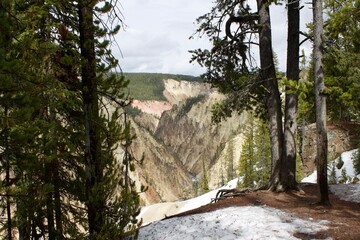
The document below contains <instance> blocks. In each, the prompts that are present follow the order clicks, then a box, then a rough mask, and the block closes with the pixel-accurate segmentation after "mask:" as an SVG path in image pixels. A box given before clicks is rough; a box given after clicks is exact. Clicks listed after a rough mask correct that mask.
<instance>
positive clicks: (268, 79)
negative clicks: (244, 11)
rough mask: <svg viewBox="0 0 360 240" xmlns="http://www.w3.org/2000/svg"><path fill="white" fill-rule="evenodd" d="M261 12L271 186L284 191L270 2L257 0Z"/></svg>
mask: <svg viewBox="0 0 360 240" xmlns="http://www.w3.org/2000/svg"><path fill="white" fill-rule="evenodd" d="M257 5H258V13H259V26H260V29H259V47H260V65H261V73H260V74H261V75H260V77H261V81H263V83H264V86H265V88H266V89H267V96H266V99H265V106H266V110H267V115H268V119H269V132H270V141H271V159H272V173H271V179H270V186H269V188H270V189H271V190H274V191H283V190H284V186H283V183H282V178H281V174H282V173H281V171H282V168H281V166H282V158H283V141H284V134H283V129H282V127H283V126H282V115H281V100H280V93H279V88H278V82H277V79H276V72H275V65H274V57H273V52H272V43H271V26H270V12H269V7H268V5H269V2H267V1H264V0H257Z"/></svg>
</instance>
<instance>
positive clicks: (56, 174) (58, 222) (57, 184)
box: [53, 159, 63, 239]
mask: <svg viewBox="0 0 360 240" xmlns="http://www.w3.org/2000/svg"><path fill="white" fill-rule="evenodd" d="M53 168H54V169H53V172H54V176H53V185H54V205H55V206H54V207H55V224H56V238H57V239H63V224H62V216H61V214H62V212H61V198H60V175H59V169H60V166H59V160H58V159H56V160H55V161H54V166H53Z"/></svg>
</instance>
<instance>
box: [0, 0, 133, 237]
mask: <svg viewBox="0 0 360 240" xmlns="http://www.w3.org/2000/svg"><path fill="white" fill-rule="evenodd" d="M87 3H88V2H87ZM87 3H84V2H81V3H77V2H63V1H51V2H48V1H31V2H29V1H20V2H17V3H16V4H14V3H13V2H12V1H2V2H1V8H0V10H1V11H0V18H1V19H4V22H5V23H6V22H9V21H10V20H11V21H15V22H14V23H12V24H11V27H10V24H8V25H5V27H6V28H4V30H6V31H4V33H7V34H4V35H3V34H2V35H1V38H0V40H1V42H0V53H1V56H2V57H1V59H0V75H1V78H2V79H1V82H0V91H1V94H0V114H1V143H0V144H1V145H0V146H1V151H0V154H1V155H2V160H4V159H5V161H7V160H9V163H8V164H6V165H3V164H2V165H1V167H2V168H3V167H5V168H6V169H5V172H6V173H8V174H7V177H6V179H5V181H3V184H1V189H2V192H6V193H7V198H6V199H7V200H6V203H5V205H6V207H7V209H10V208H12V209H14V210H13V214H12V213H11V212H8V214H7V216H8V223H7V226H8V229H7V233H8V236H9V237H10V234H11V229H12V228H17V229H18V232H19V237H20V239H30V238H32V239H39V238H46V239H64V238H71V239H84V238H87V237H88V236H89V237H90V238H92V239H100V238H102V239H109V238H113V237H115V238H121V237H122V236H124V235H126V234H129V233H130V234H134V235H136V232H137V226H138V221H137V220H136V216H137V214H138V212H139V196H138V193H137V190H136V189H135V183H134V182H133V181H132V180H131V179H130V177H129V174H130V172H131V171H133V170H134V159H133V158H132V157H131V154H130V150H129V149H130V145H131V141H132V139H133V136H132V134H131V131H130V124H129V122H128V121H127V120H126V118H125V120H124V123H122V122H119V119H121V118H123V117H122V115H123V114H124V112H123V108H124V107H125V106H126V105H127V104H128V102H127V101H124V94H123V92H122V91H123V88H124V87H125V86H126V84H127V82H126V81H125V80H124V78H123V77H116V75H115V74H109V71H110V70H111V69H113V68H114V67H115V66H117V61H116V60H115V59H114V58H113V57H112V55H111V51H109V50H108V46H109V44H110V40H109V38H108V37H111V36H112V35H113V34H116V32H117V31H118V30H119V26H114V28H112V27H111V26H106V25H102V24H103V22H101V20H99V21H98V20H91V19H90V21H89V18H88V17H85V18H84V16H83V15H81V16H79V15H78V13H79V11H78V10H79V9H78V7H81V6H84V4H85V5H86V6H85V8H86V9H85V12H86V10H89V9H88V8H87V7H89V6H92V9H90V12H86V13H88V14H89V13H90V14H99V15H96V16H97V17H99V16H100V14H109V15H108V17H110V15H111V14H113V15H112V16H119V15H116V14H115V13H114V12H113V10H114V6H112V5H111V4H110V3H109V2H105V3H103V4H102V5H101V6H100V5H98V2H97V1H92V2H91V4H92V5H87ZM3 10H6V11H3ZM114 14H115V15H114ZM85 15H86V14H85ZM9 16H11V17H9ZM14 16H15V17H14ZM80 18H81V20H80ZM98 19H101V18H100V17H99V18H98ZM112 19H113V18H112ZM84 20H85V22H86V21H88V22H87V23H88V24H90V25H86V26H85V30H86V27H89V28H91V29H92V35H93V38H89V40H92V44H90V45H88V44H86V43H85V45H86V46H84V45H83V44H84V42H82V38H83V37H84V34H83V33H82V31H78V30H79V29H80V28H81V27H80V25H81V24H80V23H82V24H84V23H83V22H81V21H84ZM3 37H4V38H3ZM5 43H6V44H5ZM3 46H6V48H5V47H4V48H3ZM79 46H82V48H83V49H84V48H87V47H89V46H90V48H89V49H87V50H89V51H90V52H92V53H91V54H90V55H91V59H92V64H91V66H90V68H89V69H90V70H91V71H90V72H86V73H85V78H84V77H82V76H81V74H80V75H79V73H81V71H80V67H81V66H82V67H84V65H85V63H84V62H83V61H81V59H80V57H81V55H83V57H86V56H87V55H86V54H84V53H83V52H80V51H79V50H78V49H79ZM85 51H86V50H85ZM3 56H4V58H3ZM89 59H90V57H89ZM88 73H90V74H92V77H91V79H90V78H87V76H86V74H88ZM94 76H95V77H94ZM89 79H90V80H91V83H90V84H95V85H91V87H93V89H92V90H93V92H92V93H93V94H94V96H95V98H94V99H93V102H91V103H92V104H93V106H95V108H96V106H97V110H94V109H92V112H91V111H90V112H89V111H88V108H85V109H84V106H87V105H86V104H85V105H84V104H83V103H84V102H83V100H84V99H86V96H85V97H84V98H83V97H82V93H83V95H86V93H87V92H88V90H89V89H85V88H84V86H86V81H87V80H89ZM3 80H4V81H3ZM88 84H89V83H88ZM94 86H95V87H94ZM85 102H86V101H85ZM89 113H91V114H93V115H94V117H95V121H94V122H92V124H93V125H95V132H96V134H94V135H92V134H90V135H92V136H91V137H92V138H94V137H95V138H96V141H97V147H96V148H95V150H96V151H94V149H93V150H92V151H93V153H92V154H93V155H96V157H98V158H97V160H98V161H97V162H96V164H95V163H94V162H90V164H88V165H87V166H88V168H86V167H85V166H86V163H89V161H86V159H87V158H85V157H84V149H86V143H88V142H87V139H88V138H86V134H85V133H86V131H85V130H86V129H87V126H88V125H87V124H86V121H85V120H86V119H87V118H86V117H85V116H86V114H89ZM3 123H6V124H3ZM88 136H89V135H88ZM119 143H124V144H122V145H119ZM121 148H122V149H123V151H124V152H125V153H126V154H125V155H124V156H125V157H124V160H123V163H118V162H117V159H116V158H115V155H116V153H117V152H116V151H117V150H118V149H121ZM3 149H4V150H3ZM90 153H91V151H90ZM3 156H5V157H3ZM95 165H96V166H95ZM93 171H95V173H96V174H93V176H94V177H97V179H96V180H97V181H96V182H95V184H93V185H91V182H90V184H89V181H88V182H86V181H87V180H90V181H93V178H91V179H89V178H88V175H87V173H90V174H92V173H94V172H93ZM10 175H13V177H10ZM86 183H87V184H88V185H87V186H88V188H86V187H85V186H86ZM89 186H90V188H91V191H90V192H89V191H88V192H87V191H86V190H87V189H90V188H89ZM4 189H5V191H3V190H4ZM9 190H11V192H9ZM90 195H91V196H90ZM93 203H95V205H96V204H97V203H100V204H99V205H96V206H99V207H100V208H99V209H96V212H95V213H94V212H91V213H90V214H88V215H86V211H85V209H84V206H91V204H93ZM9 204H10V205H11V206H10V207H8V206H9ZM89 209H90V210H91V209H92V210H94V208H88V209H87V210H88V211H87V212H88V213H89ZM100 209H102V210H101V211H100ZM99 211H100V214H98V212H99ZM94 215H95V218H96V221H94V219H92V220H91V217H92V216H94ZM98 216H100V217H98ZM97 220H99V221H97ZM90 222H91V224H92V225H91V224H88V223H90ZM90 225H91V226H90ZM90 230H91V231H90ZM84 231H85V232H84ZM86 231H89V232H90V234H88V233H87V232H86Z"/></svg>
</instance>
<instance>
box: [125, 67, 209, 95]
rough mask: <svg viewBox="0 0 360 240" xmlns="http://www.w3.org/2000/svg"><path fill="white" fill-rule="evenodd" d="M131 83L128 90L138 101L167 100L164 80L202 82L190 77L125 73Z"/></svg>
mask: <svg viewBox="0 0 360 240" xmlns="http://www.w3.org/2000/svg"><path fill="white" fill-rule="evenodd" d="M124 76H125V78H126V79H127V80H129V81H130V83H129V86H128V89H129V94H130V97H131V98H133V99H136V100H158V101H162V100H166V99H165V97H164V96H163V94H162V93H163V91H164V89H165V87H164V81H163V80H164V79H174V80H185V81H189V82H202V81H203V80H202V79H201V78H200V77H195V76H190V75H177V74H163V73H124Z"/></svg>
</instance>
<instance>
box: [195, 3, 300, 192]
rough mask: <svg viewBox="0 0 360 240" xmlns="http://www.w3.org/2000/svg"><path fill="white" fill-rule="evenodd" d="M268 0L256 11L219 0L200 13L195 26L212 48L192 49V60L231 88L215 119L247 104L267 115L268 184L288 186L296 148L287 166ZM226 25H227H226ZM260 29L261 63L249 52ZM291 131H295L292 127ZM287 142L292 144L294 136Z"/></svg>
mask: <svg viewBox="0 0 360 240" xmlns="http://www.w3.org/2000/svg"><path fill="white" fill-rule="evenodd" d="M269 4H270V2H267V1H262V0H258V1H257V11H256V12H253V11H252V10H251V9H250V7H249V6H248V5H247V4H246V1H243V0H240V1H227V0H218V1H216V5H215V7H214V8H213V9H212V10H211V11H210V13H208V14H205V15H203V16H201V17H199V18H198V22H199V26H200V27H199V28H198V30H197V32H198V33H199V34H205V35H207V36H208V37H209V39H210V41H211V42H212V49H211V50H201V49H198V50H195V51H192V53H193V58H192V60H193V61H195V60H196V61H197V62H198V63H199V64H200V65H201V66H203V67H206V68H207V72H206V73H205V74H204V75H203V77H204V78H205V81H207V82H209V83H211V84H212V86H213V87H217V88H218V89H219V90H220V91H221V92H223V93H225V94H227V98H226V100H224V101H223V102H221V103H218V104H215V105H214V107H213V120H214V121H216V122H219V121H221V120H222V119H223V118H226V117H229V116H231V113H232V111H238V112H241V111H243V110H253V111H255V112H256V113H257V114H258V115H259V116H262V117H263V118H264V119H265V117H266V119H267V123H268V128H269V137H270V141H271V145H270V148H271V153H272V154H271V156H272V162H273V164H272V177H271V179H270V184H269V189H271V190H274V191H284V190H286V189H288V188H295V187H296V186H295V185H296V180H295V171H294V169H293V166H295V164H294V163H295V157H296V154H295V152H296V151H292V153H294V154H292V155H293V157H292V158H291V159H289V161H288V162H289V163H291V164H289V166H288V165H287V164H286V162H285V153H284V145H285V142H284V141H285V140H284V132H283V122H282V109H281V99H280V91H279V87H278V81H277V75H276V71H275V63H274V56H273V51H272V42H271V24H270V10H269ZM235 23H236V24H237V28H235ZM223 26H225V29H222V27H223ZM259 26H260V27H259ZM294 32H298V29H294ZM220 33H224V34H220ZM256 34H258V42H257V43H258V44H257V45H258V47H259V53H260V67H257V66H255V64H254V61H253V56H251V55H249V52H251V51H249V48H250V47H252V45H253V43H254V42H256V40H255V39H253V37H254V36H255V35H256ZM293 54H295V53H293ZM297 62H298V60H297ZM294 72H295V71H294ZM297 73H298V72H297ZM290 77H291V78H293V76H290ZM294 80H296V79H294ZM291 101H293V100H291ZM290 106H294V108H295V109H296V103H295V104H287V107H290ZM294 108H293V109H294ZM293 112H294V111H293V110H292V113H291V114H290V115H291V119H289V116H290V115H289V114H288V117H287V120H289V121H288V123H290V122H292V121H293V120H294V116H293V114H294V113H293ZM289 126H290V125H289ZM287 129H289V128H287ZM293 130H294V129H291V131H293ZM290 134H294V131H293V132H291V133H290ZM287 139H291V140H293V139H292V138H287ZM289 141H290V140H289ZM289 144H290V145H291V144H292V145H294V144H295V142H294V141H292V142H291V143H289ZM288 146H289V145H288ZM288 149H289V148H288ZM293 149H295V148H294V146H293ZM290 165H291V170H290V172H289V169H288V168H289V167H290ZM289 178H291V181H290V180H289Z"/></svg>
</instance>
